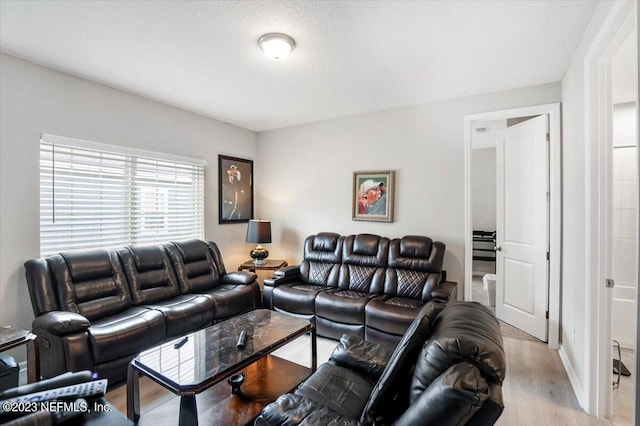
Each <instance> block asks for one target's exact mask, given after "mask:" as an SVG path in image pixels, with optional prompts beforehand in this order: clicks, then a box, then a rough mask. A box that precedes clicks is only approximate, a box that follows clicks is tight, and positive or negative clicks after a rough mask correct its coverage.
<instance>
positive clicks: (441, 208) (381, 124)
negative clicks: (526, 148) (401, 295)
mask: <svg viewBox="0 0 640 426" xmlns="http://www.w3.org/2000/svg"><path fill="white" fill-rule="evenodd" d="M559 99H560V87H559V84H557V83H555V84H547V85H541V86H535V87H529V88H522V89H516V90H510V91H504V92H498V93H492V94H486V95H479V96H473V97H466V98H460V99H454V100H447V101H441V102H433V103H428V104H422V105H417V106H412V107H406V108H398V109H393V110H388V111H382V112H377V113H370V114H364V115H359V116H354V117H347V118H341V119H335V120H329V121H324V122H318V123H313V124H307V125H301V126H296V127H291V128H287V129H280V130H273V131H268V132H263V133H259V134H258V158H259V159H260V165H261V167H260V169H259V171H257V172H256V180H257V186H259V188H260V190H259V191H258V198H257V199H258V201H257V203H258V204H259V205H260V210H259V214H260V216H262V217H263V218H267V219H270V220H271V221H272V228H273V244H271V246H270V247H268V249H269V251H270V252H271V256H273V257H274V258H285V259H286V260H288V261H289V263H290V264H295V263H299V262H300V260H301V258H302V243H303V241H304V238H305V237H307V236H308V235H311V234H315V233H317V232H321V231H333V232H337V233H340V234H344V235H348V234H352V233H362V232H369V233H374V234H379V235H384V236H388V237H400V236H403V235H409V234H419V235H427V236H430V237H432V238H433V239H436V240H441V241H443V242H445V243H446V245H447V253H446V256H445V269H446V270H447V271H448V278H449V279H450V280H452V281H457V282H458V283H459V290H458V292H459V294H460V295H462V293H463V283H462V280H463V268H464V116H465V115H466V114H473V113H479V112H486V111H494V110H502V109H508V108H515V107H521V106H527V105H537V104H546V103H552V102H558V101H559ZM356 170H395V171H396V204H395V207H396V219H395V222H393V223H376V222H359V221H352V220H351V197H352V189H351V186H352V177H353V172H354V171H356Z"/></svg>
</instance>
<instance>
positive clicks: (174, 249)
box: [164, 239, 224, 293]
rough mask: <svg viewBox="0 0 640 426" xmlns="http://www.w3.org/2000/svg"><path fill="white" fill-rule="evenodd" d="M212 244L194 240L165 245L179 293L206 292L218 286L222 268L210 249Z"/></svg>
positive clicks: (222, 273) (222, 271)
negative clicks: (178, 286)
mask: <svg viewBox="0 0 640 426" xmlns="http://www.w3.org/2000/svg"><path fill="white" fill-rule="evenodd" d="M212 244H214V243H211V242H205V241H202V240H196V239H192V240H186V241H174V242H170V243H167V244H165V246H164V247H165V249H166V250H167V253H169V258H170V259H171V263H172V264H173V266H174V269H175V273H176V277H177V278H178V283H179V285H180V292H181V293H198V292H202V291H207V290H211V289H213V288H215V287H216V286H217V285H218V284H220V276H221V275H224V266H223V265H218V264H217V263H216V260H215V259H214V257H213V252H212V250H211V249H210V245H212ZM220 260H221V259H220Z"/></svg>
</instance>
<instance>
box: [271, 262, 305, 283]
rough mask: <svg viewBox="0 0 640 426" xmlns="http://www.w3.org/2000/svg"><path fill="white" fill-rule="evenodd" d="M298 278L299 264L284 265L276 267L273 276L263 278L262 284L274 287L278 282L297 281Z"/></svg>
mask: <svg viewBox="0 0 640 426" xmlns="http://www.w3.org/2000/svg"><path fill="white" fill-rule="evenodd" d="M299 278H300V265H291V266H285V267H284V268H280V269H278V270H277V271H276V272H275V273H274V276H273V278H265V279H264V285H266V286H269V287H276V286H278V285H280V284H286V283H290V282H294V281H297V280H298V279H299Z"/></svg>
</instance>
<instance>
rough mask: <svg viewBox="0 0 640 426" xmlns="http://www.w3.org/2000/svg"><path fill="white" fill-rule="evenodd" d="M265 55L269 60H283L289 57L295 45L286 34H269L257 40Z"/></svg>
mask: <svg viewBox="0 0 640 426" xmlns="http://www.w3.org/2000/svg"><path fill="white" fill-rule="evenodd" d="M258 44H259V45H260V47H261V48H262V51H263V52H264V54H265V55H267V56H268V57H270V58H271V59H276V60H279V59H284V58H286V57H287V56H289V53H291V51H292V50H293V48H294V47H295V45H296V43H295V41H293V39H292V38H291V37H289V36H288V35H286V34H279V33H269V34H265V35H263V36H262V37H260V39H259V40H258Z"/></svg>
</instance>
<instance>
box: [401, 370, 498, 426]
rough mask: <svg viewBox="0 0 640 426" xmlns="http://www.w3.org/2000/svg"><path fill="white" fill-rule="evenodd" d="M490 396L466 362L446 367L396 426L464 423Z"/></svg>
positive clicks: (478, 373)
mask: <svg viewBox="0 0 640 426" xmlns="http://www.w3.org/2000/svg"><path fill="white" fill-rule="evenodd" d="M488 397H489V385H488V384H487V381H486V380H485V378H484V377H483V376H482V374H481V373H480V371H479V370H478V369H477V368H476V367H475V366H474V365H472V364H470V363H468V362H461V363H458V364H454V365H452V366H451V367H449V368H448V369H447V370H446V371H445V372H444V373H443V374H441V375H440V376H438V378H437V379H435V380H434V381H433V382H432V383H431V385H429V387H428V388H427V389H426V390H425V391H424V392H423V393H422V394H420V396H418V397H417V398H415V399H413V398H412V401H411V405H410V406H409V408H408V409H407V411H405V412H404V413H403V414H402V416H401V417H400V418H399V419H398V421H397V422H395V423H394V425H396V426H413V425H417V424H424V425H429V424H437V425H439V426H440V425H442V426H457V425H464V424H467V422H468V421H469V419H471V417H473V415H474V414H475V413H476V412H477V411H478V410H479V409H480V407H481V406H482V405H483V404H484V402H485V401H486V400H487V398H488Z"/></svg>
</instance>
